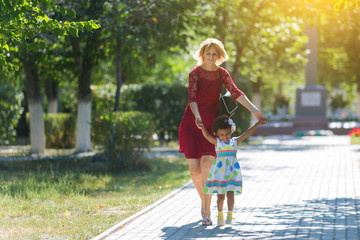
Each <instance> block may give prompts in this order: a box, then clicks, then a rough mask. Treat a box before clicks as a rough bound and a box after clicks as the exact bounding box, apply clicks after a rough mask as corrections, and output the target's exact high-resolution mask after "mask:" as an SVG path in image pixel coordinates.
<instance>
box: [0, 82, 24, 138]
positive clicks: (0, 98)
mask: <svg viewBox="0 0 360 240" xmlns="http://www.w3.org/2000/svg"><path fill="white" fill-rule="evenodd" d="M23 98H24V96H23V94H22V92H21V91H19V89H17V88H16V87H14V86H13V85H11V84H7V83H1V85H0V122H1V124H0V145H4V144H10V143H13V142H14V140H15V135H16V132H15V127H16V125H17V122H18V120H19V118H20V115H21V113H22V111H23V109H22V107H21V101H22V100H23Z"/></svg>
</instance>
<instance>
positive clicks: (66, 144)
mask: <svg viewBox="0 0 360 240" xmlns="http://www.w3.org/2000/svg"><path fill="white" fill-rule="evenodd" d="M44 127H45V137H46V147H47V148H73V147H75V131H76V117H75V115H73V114H68V113H48V114H44Z"/></svg>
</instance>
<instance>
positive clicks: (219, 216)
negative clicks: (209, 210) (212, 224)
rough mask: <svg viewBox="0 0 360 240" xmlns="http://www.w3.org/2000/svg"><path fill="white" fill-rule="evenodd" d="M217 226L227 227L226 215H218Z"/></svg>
mask: <svg viewBox="0 0 360 240" xmlns="http://www.w3.org/2000/svg"><path fill="white" fill-rule="evenodd" d="M217 225H218V226H224V225H225V221H224V215H222V214H221V215H220V214H219V215H218V219H217Z"/></svg>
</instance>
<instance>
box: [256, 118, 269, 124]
mask: <svg viewBox="0 0 360 240" xmlns="http://www.w3.org/2000/svg"><path fill="white" fill-rule="evenodd" d="M265 123H267V119H266V118H260V120H259V121H258V125H264V124H265Z"/></svg>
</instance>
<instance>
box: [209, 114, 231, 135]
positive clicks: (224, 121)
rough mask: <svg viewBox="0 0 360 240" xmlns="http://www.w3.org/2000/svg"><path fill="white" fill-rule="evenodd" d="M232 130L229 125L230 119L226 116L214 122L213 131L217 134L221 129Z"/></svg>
mask: <svg viewBox="0 0 360 240" xmlns="http://www.w3.org/2000/svg"><path fill="white" fill-rule="evenodd" d="M229 128H230V129H231V125H230V124H229V117H228V116H226V115H221V116H219V117H217V118H216V119H215V120H214V124H213V131H214V133H215V134H216V133H217V131H218V130H219V129H229Z"/></svg>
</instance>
